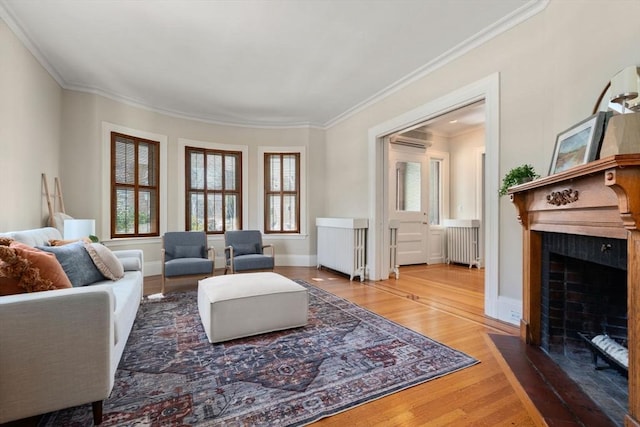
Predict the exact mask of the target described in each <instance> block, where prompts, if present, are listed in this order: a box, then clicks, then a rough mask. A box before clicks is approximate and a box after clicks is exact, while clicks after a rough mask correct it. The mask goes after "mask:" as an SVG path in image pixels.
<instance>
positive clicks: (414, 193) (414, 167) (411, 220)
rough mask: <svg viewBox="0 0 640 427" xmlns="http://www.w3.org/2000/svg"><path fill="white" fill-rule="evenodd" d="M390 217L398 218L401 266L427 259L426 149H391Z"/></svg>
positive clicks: (424, 261) (398, 254)
mask: <svg viewBox="0 0 640 427" xmlns="http://www.w3.org/2000/svg"><path fill="white" fill-rule="evenodd" d="M389 160H390V161H389V181H388V182H389V195H390V197H389V219H391V220H397V221H398V224H399V225H398V234H397V238H398V241H397V263H398V265H409V264H424V263H426V262H427V260H428V258H429V257H428V239H427V236H428V234H429V221H428V201H429V197H428V185H427V179H428V177H429V170H428V168H429V162H428V159H427V155H426V152H425V150H424V149H414V148H407V147H402V146H396V145H393V144H392V145H391V146H390V149H389Z"/></svg>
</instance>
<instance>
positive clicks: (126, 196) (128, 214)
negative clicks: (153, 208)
mask: <svg viewBox="0 0 640 427" xmlns="http://www.w3.org/2000/svg"><path fill="white" fill-rule="evenodd" d="M135 203H136V202H135V193H134V191H133V190H131V189H129V188H116V233H117V234H133V233H135V232H136V229H135V226H136V217H135V214H136V209H135Z"/></svg>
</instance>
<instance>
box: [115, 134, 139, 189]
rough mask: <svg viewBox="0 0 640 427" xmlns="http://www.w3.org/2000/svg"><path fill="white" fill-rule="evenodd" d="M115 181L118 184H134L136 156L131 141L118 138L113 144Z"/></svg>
mask: <svg viewBox="0 0 640 427" xmlns="http://www.w3.org/2000/svg"><path fill="white" fill-rule="evenodd" d="M115 146H116V147H115V150H116V152H115V162H116V164H115V171H116V176H115V180H116V183H118V184H135V172H136V156H135V144H134V143H133V141H130V140H127V139H122V138H119V139H117V140H116V144H115Z"/></svg>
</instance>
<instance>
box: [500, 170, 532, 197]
mask: <svg viewBox="0 0 640 427" xmlns="http://www.w3.org/2000/svg"><path fill="white" fill-rule="evenodd" d="M536 178H540V175H538V174H537V173H536V171H535V170H534V169H533V166H531V165H529V164H526V165H522V166H518V167H515V168H513V169H511V170H510V171H509V172H507V174H506V175H505V176H504V178H502V187H500V191H499V192H498V193H499V194H500V195H501V196H504V195H506V194H507V190H508V189H509V187H513V186H514V185H518V184H522V183H524V182H528V181H531V180H533V179H536Z"/></svg>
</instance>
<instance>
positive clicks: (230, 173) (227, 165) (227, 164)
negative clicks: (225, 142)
mask: <svg viewBox="0 0 640 427" xmlns="http://www.w3.org/2000/svg"><path fill="white" fill-rule="evenodd" d="M236 170H237V162H236V156H233V155H232V156H225V158H224V189H225V190H231V191H233V190H235V189H236V184H237V183H236Z"/></svg>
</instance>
